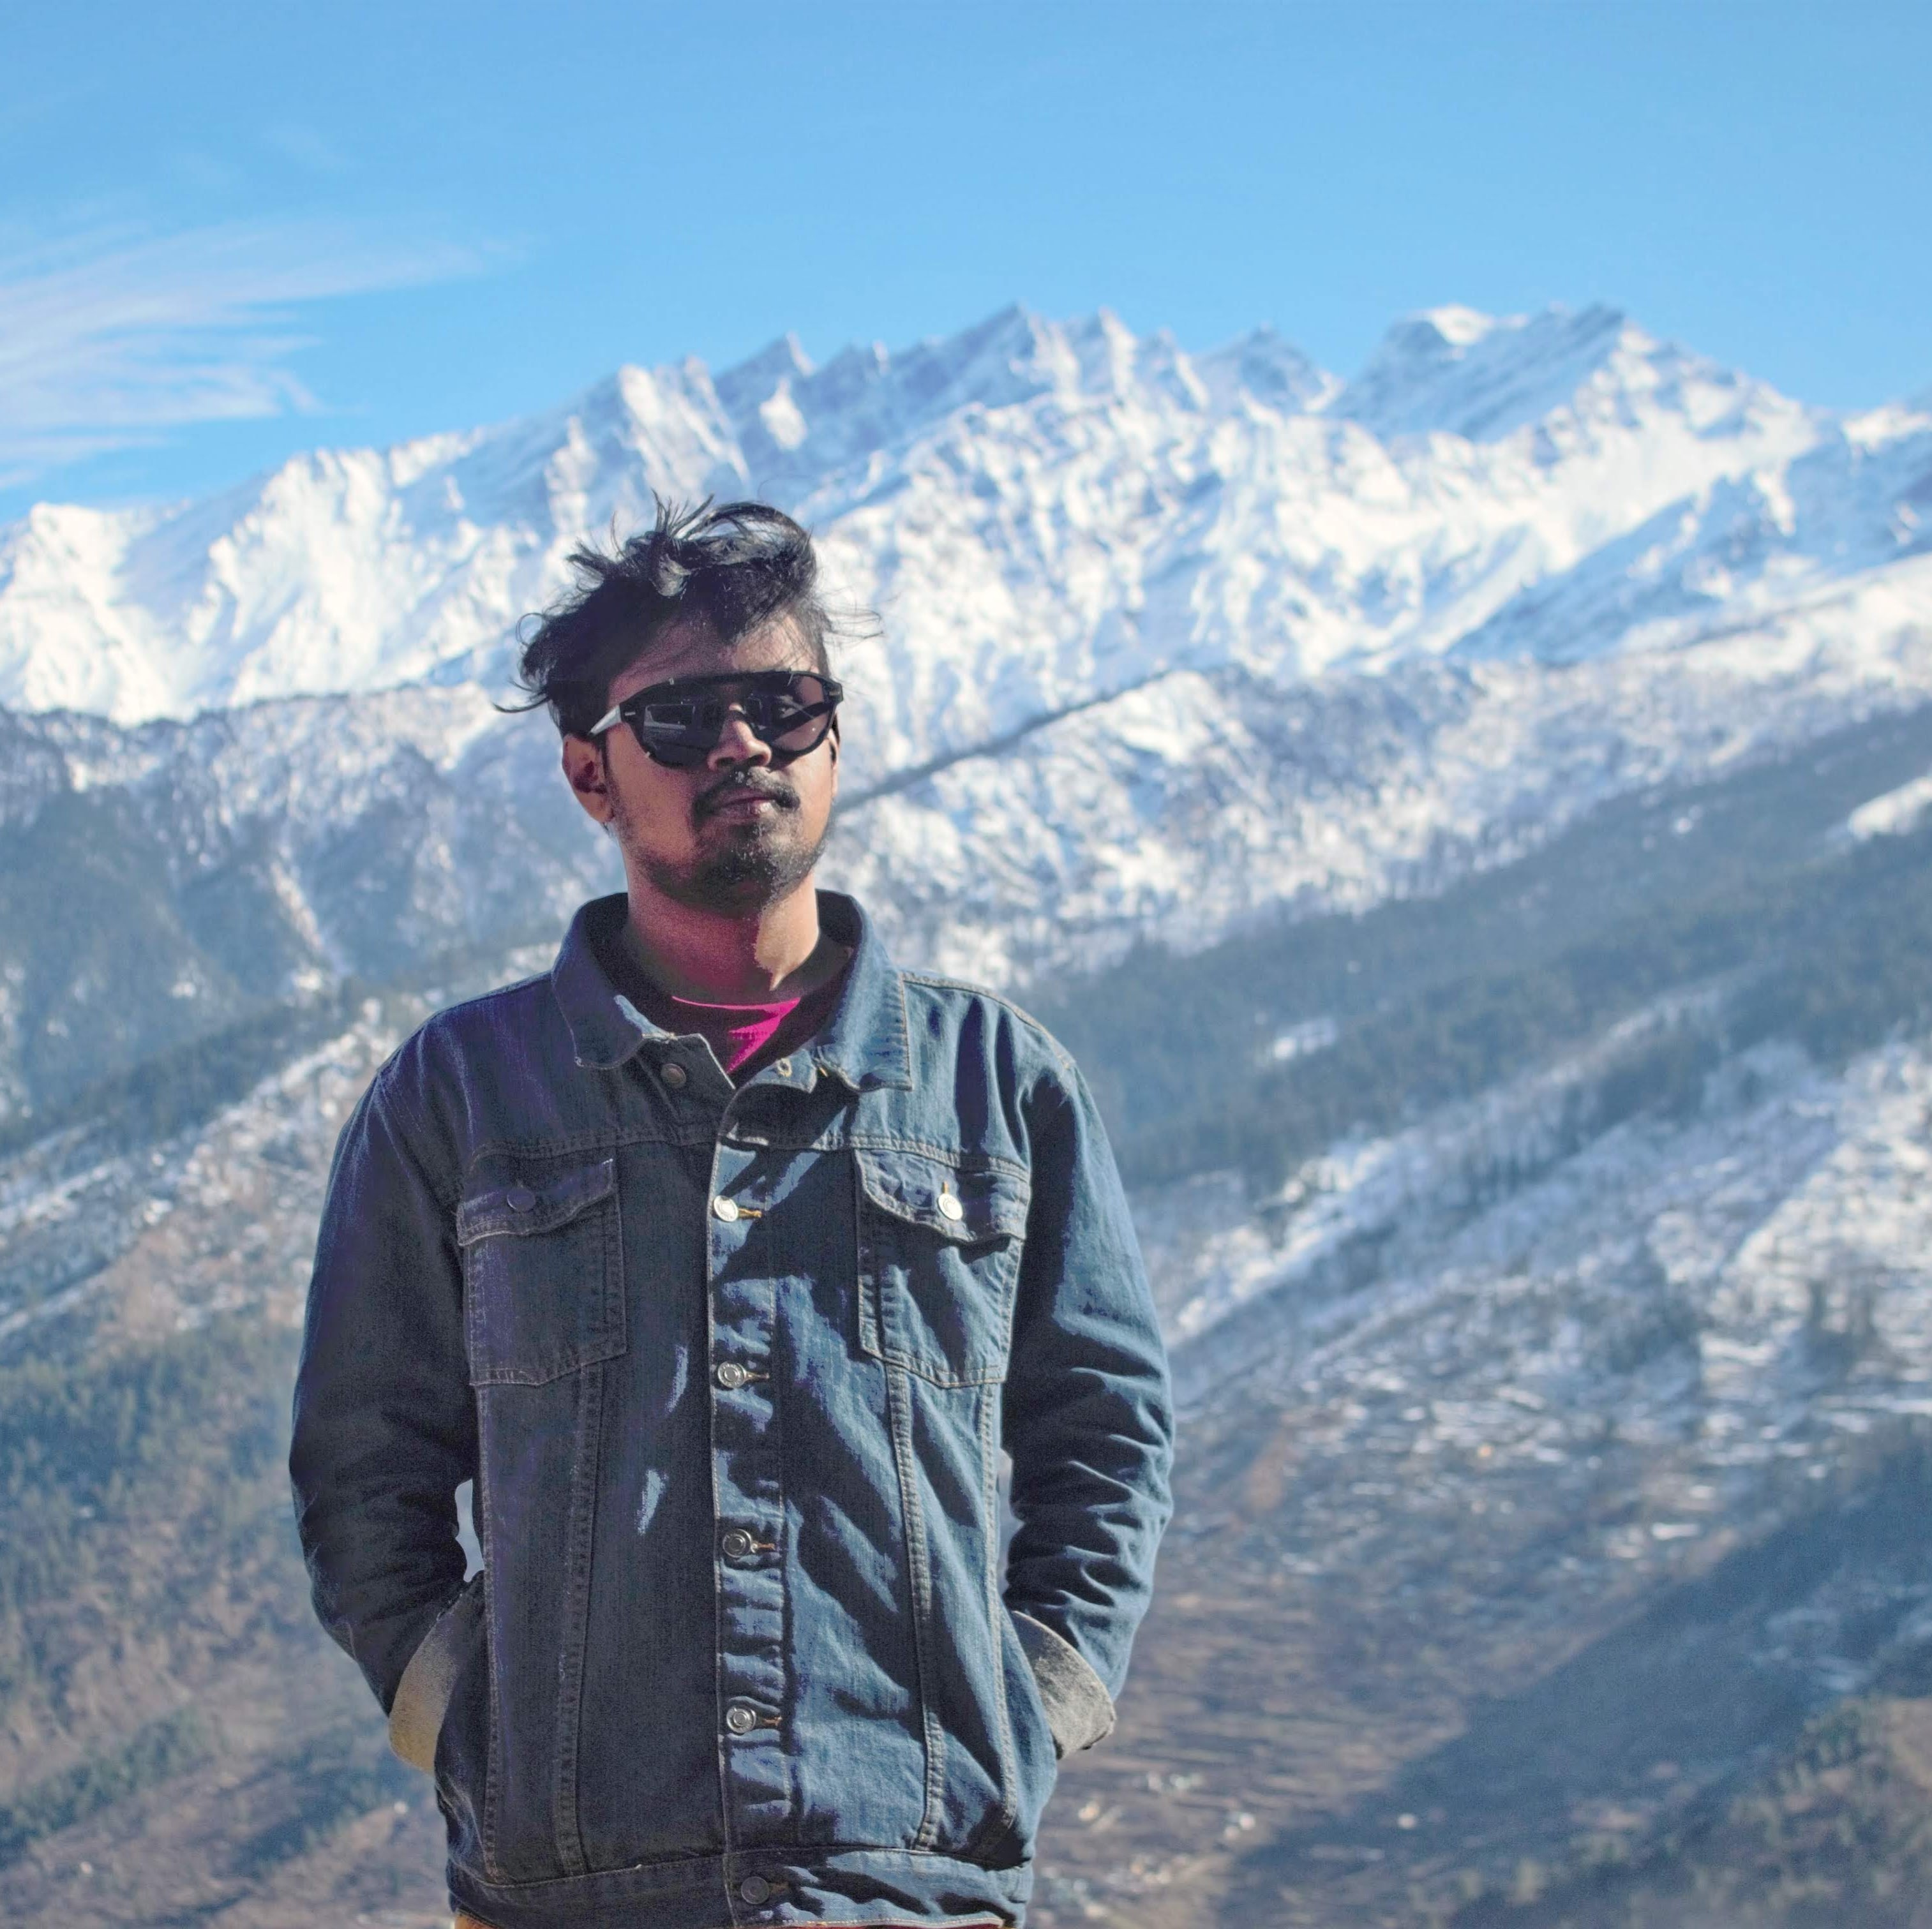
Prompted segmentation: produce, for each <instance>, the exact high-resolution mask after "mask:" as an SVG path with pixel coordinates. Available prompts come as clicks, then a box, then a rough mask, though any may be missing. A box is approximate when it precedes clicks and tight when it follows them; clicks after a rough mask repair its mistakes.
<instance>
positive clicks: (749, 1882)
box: [738, 1876, 772, 1902]
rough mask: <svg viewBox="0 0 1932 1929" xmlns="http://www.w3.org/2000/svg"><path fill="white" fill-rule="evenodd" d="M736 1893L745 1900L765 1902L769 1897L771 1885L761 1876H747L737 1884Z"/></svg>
mask: <svg viewBox="0 0 1932 1929" xmlns="http://www.w3.org/2000/svg"><path fill="white" fill-rule="evenodd" d="M738 1894H739V1896H740V1897H741V1898H742V1899H743V1900H744V1901H746V1902H766V1901H769V1900H770V1899H771V1894H772V1886H771V1884H770V1883H768V1882H767V1881H766V1880H765V1879H764V1877H763V1876H747V1877H745V1880H743V1881H742V1882H741V1883H739V1885H738Z"/></svg>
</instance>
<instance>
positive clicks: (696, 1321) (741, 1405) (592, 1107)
mask: <svg viewBox="0 0 1932 1929" xmlns="http://www.w3.org/2000/svg"><path fill="white" fill-rule="evenodd" d="M820 915H821V918H822V921H823V924H824V925H825V927H826V929H827V930H829V931H830V932H831V933H832V935H833V936H835V937H836V938H838V939H841V941H842V942H844V943H846V944H847V945H850V946H851V947H852V948H853V958H852V961H851V963H850V966H849V967H848V969H847V977H846V984H845V988H844V993H843V994H842V996H841V999H840V1002H839V1004H838V1008H837V1009H836V1011H835V1013H834V1014H833V1015H832V1017H831V1018H830V1020H829V1021H828V1023H826V1026H825V1028H824V1029H823V1030H822V1031H821V1032H820V1033H819V1034H818V1035H817V1037H816V1038H813V1039H812V1040H811V1041H810V1042H809V1043H808V1044H807V1045H805V1047H802V1048H801V1049H799V1050H798V1051H796V1053H794V1055H793V1056H791V1057H790V1058H789V1059H779V1060H778V1062H776V1063H775V1064H772V1065H768V1066H767V1067H766V1068H765V1069H763V1071H760V1072H759V1073H757V1074H756V1076H754V1077H751V1078H750V1079H749V1080H747V1082H746V1083H745V1084H744V1085H743V1086H740V1087H737V1088H735V1089H734V1087H733V1085H732V1083H731V1082H730V1080H728V1079H727V1077H725V1076H724V1073H723V1072H722V1071H721V1070H720V1068H719V1067H718V1063H717V1061H716V1060H715V1058H714V1057H713V1056H712V1054H711V1052H710V1050H709V1047H708V1046H706V1044H704V1042H703V1041H702V1040H701V1039H699V1038H695V1037H674V1036H673V1035H670V1033H668V1032H664V1031H661V1030H659V1029H657V1028H656V1027H655V1026H653V1025H652V1024H651V1023H649V1021H648V1020H646V1019H645V1018H644V1017H643V1016H642V1014H640V1013H639V1012H638V1011H637V1010H636V1009H635V1008H634V1007H633V1006H632V1005H631V1003H630V1002H629V1001H628V999H625V998H624V997H623V996H622V995H621V994H620V993H619V992H618V991H617V990H616V988H615V987H613V984H612V983H611V981H610V978H608V977H607V975H606V973H605V972H604V969H603V966H601V963H600V962H599V955H598V954H599V948H600V946H601V945H602V944H604V943H607V942H609V941H610V938H611V937H612V936H613V935H614V933H615V932H616V930H617V928H618V927H619V926H620V925H621V924H622V920H623V918H624V916H625V900H623V898H622V897H612V898H604V899H601V900H598V901H596V902H595V903H590V904H587V905H586V906H584V907H583V909H581V910H580V911H579V912H578V913H577V917H576V918H575V920H574V922H573V923H572V924H571V928H570V931H569V933H568V936H566V938H565V940H564V943H563V946H562V951H561V952H560V954H559V956H558V958H557V961H556V966H555V967H554V969H553V970H552V971H551V972H550V973H549V975H547V977H543V978H533V979H531V980H529V981H526V982H525V983H523V984H515V985H511V986H510V987H508V988H507V989H505V990H501V991H498V992H496V993H492V994H490V996H487V997H484V998H481V999H476V1000H475V1001H473V1002H470V1003H468V1004H465V1005H458V1006H457V1007H455V1008H453V1009H452V1010H449V1011H443V1012H441V1013H440V1014H437V1016H436V1017H434V1018H432V1019H431V1020H430V1021H429V1022H428V1023H427V1024H425V1026H422V1029H420V1030H419V1031H418V1032H416V1034H415V1035H413V1037H412V1038H410V1039H409V1040H408V1041H407V1043H405V1044H404V1045H403V1046H402V1047H401V1049H400V1050H398V1052H397V1053H395V1056H393V1057H392V1058H391V1059H389V1062H387V1063H386V1065H384V1066H383V1068H382V1070H381V1071H380V1072H379V1073H378V1074H377V1077H376V1079H375V1080H374V1083H372V1085H371V1087H370V1089H369V1090H368V1093H367V1094H366V1095H365V1097H364V1098H363V1100H362V1103H361V1104H360V1106H359V1107H358V1109H357V1110H356V1113H355V1114H354V1116H353V1117H352V1118H351V1119H350V1122H349V1123H348V1125H347V1127H346V1128H344V1132H343V1134H342V1138H341V1143H340V1145H339V1146H338V1149H337V1152H336V1158H335V1168H334V1171H333V1173H332V1177H331V1179H330V1183H329V1200H328V1203H327V1206H326V1209H325V1212H324V1215H323V1224H322V1230H321V1236H320V1243H319V1246H318V1249H317V1258H316V1269H315V1275H314V1284H313V1286H312V1287H311V1293H310V1298H309V1308H308V1325H307V1330H306V1334H305V1341H304V1346H303V1351H302V1366H301V1370H300V1373H299V1380H298V1384H297V1387H296V1408H295V1422H296V1424H295V1436H294V1444H293V1450H292V1452H291V1456H290V1469H291V1472H292V1473H293V1478H294V1483H295V1490H296V1511H297V1515H298V1519H299V1524H300V1528H301V1532H302V1542H303V1546H304V1547H305V1550H306V1553H307V1556H308V1565H309V1571H310V1574H311V1578H312V1580H313V1583H314V1595H315V1601H316V1605H317V1612H318V1613H320V1616H321V1618H322V1620H323V1623H324V1625H326V1627H327V1628H329V1631H330V1633H331V1634H333V1635H334V1636H335V1638H336V1640H338V1641H339V1642H340V1643H341V1644H342V1646H344V1648H346V1649H347V1650H348V1652H350V1654H351V1655H353V1656H354V1658H356V1661H358V1662H359V1664H361V1666H362V1670H363V1671H364V1673H365V1675H366V1676H367V1677H368V1680H369V1682H370V1685H371V1687H372V1688H374V1690H375V1691H376V1694H377V1697H379V1699H380V1700H381V1702H382V1703H383V1706H384V1708H385V1709H386V1710H387V1711H388V1712H389V1718H390V1732H391V1736H392V1741H393V1742H394V1744H395V1747H396V1748H397V1751H398V1753H399V1754H402V1755H404V1757H405V1758H406V1759H410V1760H414V1761H415V1762H416V1763H418V1765H419V1766H422V1767H424V1768H425V1769H429V1770H431V1772H433V1774H434V1778H435V1787H436V1792H437V1799H438V1802H439V1804H440V1806H441V1808H442V1810H443V1814H444V1817H445V1818H446V1821H447V1823H448V1825H449V1838H450V1862H449V1880H450V1886H451V1892H452V1895H453V1896H454V1897H455V1900H456V1901H458V1903H459V1904H461V1905H462V1906H463V1907H465V1908H466V1909H468V1910H470V1911H472V1913H475V1915H477V1916H480V1917H481V1918H482V1919H484V1921H485V1922H489V1923H492V1924H494V1925H499V1929H547V1926H548V1925H558V1924H568V1925H571V1929H738V1925H753V1924H756V1925H767V1924H770V1925H781V1924H790V1923H811V1924H815V1925H820V1929H826V1925H837V1924H877V1923H886V1922H894V1923H899V1922H926V1921H944V1922H983V1923H988V1924H992V1923H1017V1922H1020V1921H1021V1920H1022V1919H1023V1916H1024V1913H1025V1904H1026V1900H1027V1897H1028V1892H1029V1889H1030V1887H1031V1856H1032V1849H1033V1843H1034V1835H1035V1831H1036V1829H1037V1824H1038V1823H1039V1820H1040V1811H1041V1810H1042V1808H1043V1806H1044V1805H1045V1803H1046V1799H1047V1796H1048V1795H1049V1793H1050V1791H1051V1790H1052V1785H1053V1781H1054V1778H1055V1766H1056V1763H1057V1760H1058V1757H1060V1756H1061V1754H1064V1752H1065V1751H1067V1750H1069V1749H1071V1748H1080V1747H1084V1746H1086V1745H1089V1744H1091V1743H1092V1742H1094V1741H1096V1740H1097V1739H1100V1736H1103V1735H1104V1734H1105V1733H1106V1732H1107V1730H1108V1729H1109V1727H1112V1721H1113V1697H1115V1695H1116V1694H1118V1693H1119V1691H1120V1688H1121V1683H1122V1681H1123V1679H1124V1676H1125V1675H1126V1673H1127V1656H1128V1649H1129V1646H1130V1643H1131V1642H1132V1640H1133V1633H1134V1630H1135V1628H1136V1625H1137V1624H1138V1622H1139V1620H1140V1618H1141V1616H1142V1613H1143V1611H1144V1610H1145V1607H1146V1606H1147V1602H1148V1590H1149V1586H1150V1584H1151V1578H1152V1570H1153V1566H1154V1550H1155V1546H1156V1543H1157V1541H1158V1540H1159V1538H1160V1532H1161V1530H1162V1529H1163V1526H1165V1524H1166V1520H1167V1517H1168V1513H1169V1493H1168V1478H1167V1477H1168V1469H1169V1457H1170V1451H1171V1440H1172V1409H1171V1406H1170V1400H1169V1385H1168V1379H1167V1371H1166V1360H1165V1358H1164V1355H1163V1351H1162V1346H1161V1342H1160V1335H1159V1332H1158V1331H1157V1327H1156V1325H1155V1321H1154V1311H1153V1308H1152V1305H1151V1301H1150V1298H1149V1295H1148V1288H1147V1284H1146V1280H1145V1275H1144V1273H1143V1272H1142V1266H1141V1261H1140V1257H1139V1251H1138V1249H1137V1248H1136V1243H1135V1239H1134V1234H1133V1227H1132V1226H1131V1224H1130V1221H1129V1218H1128V1215H1127V1205H1126V1202H1125V1200H1124V1197H1123V1196H1122V1193H1121V1185H1120V1182H1119V1179H1118V1176H1117V1175H1116V1173H1115V1168H1114V1163H1113V1160H1112V1155H1111V1154H1110V1153H1109V1150H1108V1148H1107V1145H1106V1140H1105V1137H1104V1136H1103V1132H1102V1130H1101V1127H1100V1120H1099V1119H1098V1117H1097V1114H1096V1113H1095V1111H1094V1106H1093V1103H1092V1101H1091V1098H1090V1097H1089V1095H1088V1092H1087V1089H1086V1087H1085V1084H1084V1083H1083V1081H1082V1079H1081V1077H1080V1075H1079V1072H1078V1071H1076V1069H1075V1068H1074V1066H1073V1063H1072V1062H1071V1061H1070V1060H1069V1059H1068V1058H1067V1056H1066V1055H1065V1053H1064V1052H1063V1051H1062V1050H1061V1048H1060V1047H1058V1045H1057V1044H1055V1041H1053V1040H1052V1038H1050V1037H1049V1036H1048V1035H1047V1034H1046V1032H1043V1030H1042V1029H1040V1026H1038V1025H1037V1024H1036V1023H1034V1022H1033V1021H1032V1020H1031V1019H1029V1018H1028V1017H1026V1016H1025V1014H1024V1013H1022V1012H1020V1011H1017V1010H1016V1009H1015V1008H1013V1006H1011V1005H1007V1004H1006V1003H1004V1002H1002V1001H1001V1000H1000V999H998V998H995V997H994V996H992V995H990V994H989V993H986V992H983V991H980V990H975V989H974V988H973V987H970V986H967V985H963V984H957V983H955V982H953V981H951V980H950V979H946V978H934V977H929V976H927V975H923V974H921V973H919V972H907V971H901V970H899V969H896V968H895V966H893V965H892V963H891V962H890V960H889V959H888V958H887V957H886V955H885V953H884V951H883V948H882V947H881V945H880V941H879V939H878V938H877V936H876V935H874V933H873V932H872V931H871V929H870V927H868V924H867V922H866V920H865V918H864V916H863V915H862V912H860V911H859V907H858V906H857V905H856V903H853V901H852V900H850V899H849V898H846V897H839V896H837V895H835V894H832V893H823V894H821V895H820ZM1002 1448H1004V1449H1005V1450H1006V1451H1007V1453H1008V1454H1010V1455H1011V1457H1012V1475H1011V1492H1010V1504H1011V1510H1012V1514H1013V1517H1014V1519H1015V1520H1016V1521H1017V1523H1018V1524H1017V1526H1016V1527H1015V1528H1014V1529H1013V1536H1012V1541H1011V1544H1010V1547H1008V1548H1005V1549H1004V1550H1003V1546H1002V1542H1003V1538H1004V1537H1003V1514H1002V1506H1001V1493H1000V1487H999V1484H998V1481H999V1473H1000V1457H1001V1449H1002ZM472 1478H473V1479H474V1481H475V1520H476V1526H477V1531H478V1537H479V1538H480V1541H481V1547H482V1553H483V1560H482V1567H481V1571H480V1572H479V1573H478V1574H477V1575H476V1576H475V1577H474V1578H473V1579H472V1580H469V1582H468V1583H465V1581H464V1578H463V1576H464V1566H465V1562H464V1559H463V1552H462V1549H461V1547H460V1544H459V1543H458V1538H457V1533H456V1513H455V1499H454V1496H455V1490H456V1488H457V1487H458V1485H459V1484H460V1483H461V1482H463V1481H466V1480H469V1479H472Z"/></svg>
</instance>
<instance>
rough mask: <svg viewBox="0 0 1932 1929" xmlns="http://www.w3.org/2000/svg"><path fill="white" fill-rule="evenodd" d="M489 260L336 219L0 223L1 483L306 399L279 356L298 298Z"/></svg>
mask: <svg viewBox="0 0 1932 1929" xmlns="http://www.w3.org/2000/svg"><path fill="white" fill-rule="evenodd" d="M488 265H490V263H489V260H488V258H487V256H485V254H484V253H483V252H482V251H481V250H478V249H475V248H469V247H460V246H457V245H455V244H450V243H447V242H430V243H421V242H413V241H404V240H398V239H397V238H394V237H393V236H385V235H376V234H371V232H368V231H366V230H362V229H356V228H355V227H353V226H348V225H346V224H344V223H336V222H321V221H307V222H281V223H272V222H229V223H222V224H220V225H218V226H208V227H201V228H193V229H177V230H175V231H173V232H169V233H165V234H156V233H153V232H142V231H136V230H135V229H132V228H130V227H127V226H95V227H92V228H90V229H88V230H87V231H86V232H83V233H80V234H77V235H73V236H71V237H69V238H67V239H66V240H65V241H62V242H60V243H58V244H53V245H48V244H38V245H27V244H20V243H18V242H15V243H13V244H11V245H10V244H9V243H8V241H7V237H6V236H5V234H4V233H0V486H4V487H20V486H21V485H23V484H26V483H28V482H31V481H33V480H34V479H35V478H37V477H40V476H43V475H46V474H48V473H49V472H52V471H53V470H55V469H59V468H61V467H63V466H65V465H66V464H68V463H72V462H75V461H78V460H80V459H81V458H83V457H86V456H89V455H95V454H101V453H103V452H104V451H108V450H111V449H116V448H130V447H136V446H142V445H152V444H154V443H155V442H158V441H160V440H162V439H164V438H165V437H166V436H167V435H168V434H169V432H170V431H172V430H177V429H180V428H182V427H186V426H187V424H190V423H195V422H208V421H235V420H238V419H242V418H248V417H254V416H263V415H278V414H281V413H284V412H287V411H290V410H300V409H313V408H314V407H315V406H317V404H316V403H315V400H314V397H311V395H310V394H309V393H308V391H307V390H306V389H305V388H304V387H303V385H302V383H301V382H300V381H299V379H297V378H296V376H295V375H294V374H293V373H292V372H291V371H290V368H289V367H288V362H289V358H290V356H291V355H293V354H294V353H295V352H296V351H297V350H298V349H302V348H305V347H307V346H310V345H311V343H313V342H314V340H315V335H314V329H313V326H312V325H305V316H304V312H303V311H304V309H305V305H306V304H310V303H312V302H316V301H323V300H326V299H328V298H332V297H335V296H341V295H361V294H368V293H370V292H373V291H374V290H376V289H389V288H404V287H410V286H422V285H423V284H425V283H431V282H437V281H446V280H452V279H454V278H455V277H459V276H463V275H468V274H476V273H478V272H480V271H482V270H483V269H484V268H486V267H487V266H488Z"/></svg>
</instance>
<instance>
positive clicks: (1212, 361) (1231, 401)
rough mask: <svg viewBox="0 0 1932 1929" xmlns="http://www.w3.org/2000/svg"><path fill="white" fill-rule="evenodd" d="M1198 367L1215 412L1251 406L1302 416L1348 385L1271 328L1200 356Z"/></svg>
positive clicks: (1240, 338)
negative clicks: (1260, 406)
mask: <svg viewBox="0 0 1932 1929" xmlns="http://www.w3.org/2000/svg"><path fill="white" fill-rule="evenodd" d="M1194 367H1195V369H1196V371H1197V373H1199V375H1200V377H1201V379H1202V381H1203V382H1205V384H1206V385H1207V387H1208V395H1209V397H1210V406H1211V407H1213V408H1214V409H1217V410H1219V411H1223V412H1225V411H1229V410H1232V409H1235V408H1236V407H1238V406H1239V405H1240V404H1241V402H1242V401H1243V400H1247V401H1250V402H1256V403H1260V404H1261V405H1262V407H1264V408H1267V409H1278V410H1280V412H1283V414H1286V415H1296V414H1300V413H1301V412H1304V411H1305V410H1311V409H1320V408H1322V406H1324V405H1325V404H1326V403H1328V402H1329V401H1330V400H1332V399H1333V398H1334V396H1335V395H1336V394H1337V392H1338V391H1340V388H1341V384H1340V382H1338V381H1337V379H1335V377H1334V376H1332V375H1331V374H1329V373H1328V371H1327V370H1325V369H1322V368H1318V367H1316V365H1315V364H1314V363H1313V362H1312V361H1310V360H1309V358H1307V356H1306V355H1304V354H1303V353H1302V352H1301V350H1300V349H1298V348H1297V347H1296V346H1295V344H1294V343H1292V342H1290V341H1289V340H1286V339H1285V338H1284V337H1283V336H1282V335H1281V334H1280V332H1279V331H1277V329H1275V328H1271V327H1262V328H1256V329H1253V330H1252V331H1250V333H1248V334H1245V335H1241V336H1239V337H1237V338H1236V339H1235V340H1233V341H1232V342H1229V343H1227V344H1226V346H1224V347H1222V348H1218V349H1214V350H1213V351H1212V352H1211V353H1209V354H1207V355H1197V356H1196V357H1195V358H1194Z"/></svg>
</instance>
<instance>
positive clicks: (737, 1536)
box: [724, 1527, 757, 1561]
mask: <svg viewBox="0 0 1932 1929" xmlns="http://www.w3.org/2000/svg"><path fill="white" fill-rule="evenodd" d="M754 1547H757V1541H754V1540H753V1539H752V1538H751V1535H748V1533H746V1532H745V1530H744V1529H743V1528H742V1527H733V1529H731V1531H730V1532H729V1533H728V1534H727V1535H725V1536H724V1558H725V1559H727V1560H731V1561H742V1559H744V1558H745V1556H746V1555H747V1554H748V1553H751V1550H753V1549H754Z"/></svg>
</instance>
